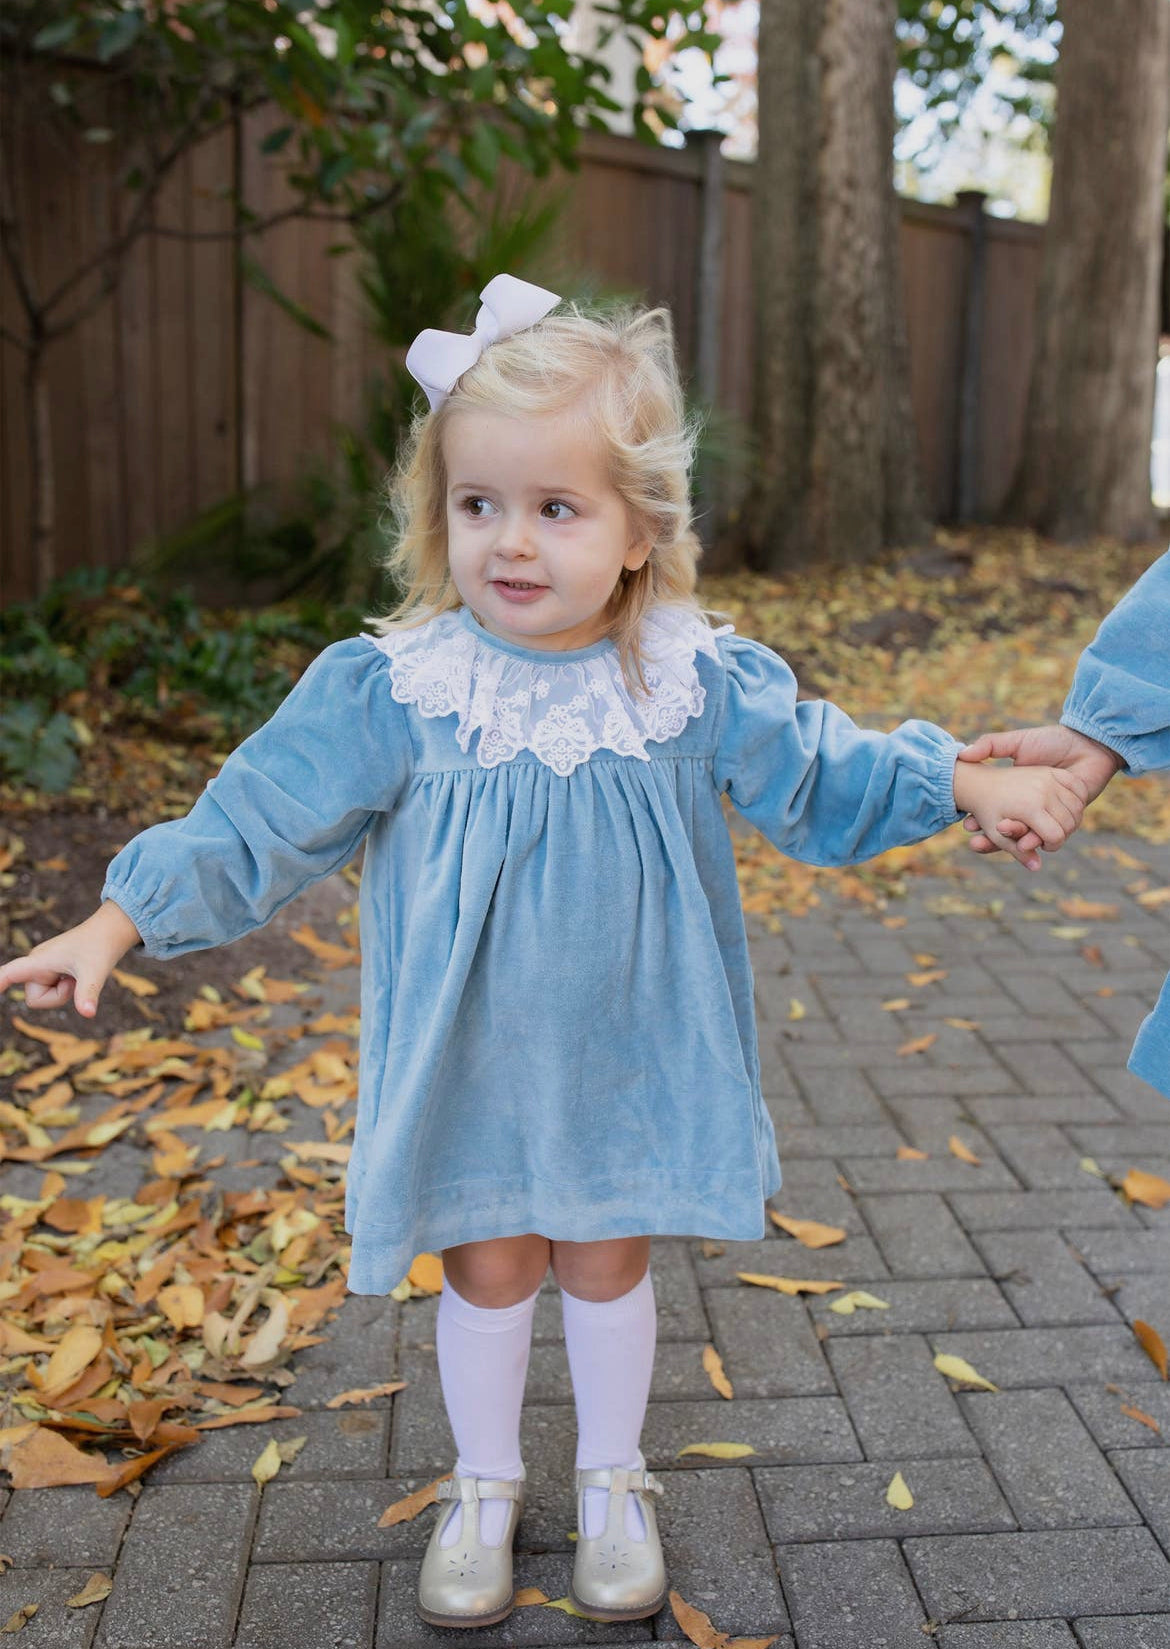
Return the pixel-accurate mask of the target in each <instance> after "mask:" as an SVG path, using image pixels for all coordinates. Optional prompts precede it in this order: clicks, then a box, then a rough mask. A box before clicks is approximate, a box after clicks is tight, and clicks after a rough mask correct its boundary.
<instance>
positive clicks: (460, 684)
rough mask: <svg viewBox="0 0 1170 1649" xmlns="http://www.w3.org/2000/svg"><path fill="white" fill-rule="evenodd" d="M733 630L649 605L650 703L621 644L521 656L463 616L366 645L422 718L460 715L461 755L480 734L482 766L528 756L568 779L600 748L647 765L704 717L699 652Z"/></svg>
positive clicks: (709, 650) (397, 694)
mask: <svg viewBox="0 0 1170 1649" xmlns="http://www.w3.org/2000/svg"><path fill="white" fill-rule="evenodd" d="M734 628H735V626H734V625H732V624H724V625H721V626H720V627H719V628H718V629H716V630H713V629H712V628H711V627H710V625H709V624H707V622H706V621H705V620H704V619H703V618H702V617H701V616H700V615H698V614H696V613H691V612H689V611H686V610H684V609H680V608H670V607H666V606H661V607H657V608H651V610H650V611H649V612H648V613H647V614H646V616H645V618H644V620H643V629H642V634H643V657H644V664H643V669H644V673H645V677H646V684H647V686H648V687H649V688H650V698H649V699H646V698H644V697H643V696H642V694H641V692H640V691H639V692H638V693H637V695H636V696H635V695H634V694H631V692H630V690H629V688H628V687H627V685H626V682H625V678H624V676H623V675H622V671H621V664H620V662H619V659H618V654H617V650H616V648H613V649H607V650H606V651H604V652H601V653H595V654H594V655H593V656H592V657H590V658H586V659H569V660H566V661H565V662H564V663H561V662H559V661H556V660H552V659H524V658H518V657H517V656H516V655H515V654H513V653H508V652H505V651H503V650H502V649H500V648H496V647H493V646H491V644H490V643H488V642H485V641H484V640H483V639H482V637H480V636H478V635H476V634H475V633H474V632H473V631H472V630H470V629H469V628H468V627H467V625H466V624H465V623H464V622H463V621H462V620H461V619H460V617H459V614H458V612H447V613H440V614H439V615H438V617H437V618H433V619H431V620H430V621H429V622H428V623H426V624H421V625H418V626H417V627H416V628H414V629H409V630H392V631H391V632H390V633H389V634H388V635H384V636H367V637H366V639H367V640H368V641H369V642H370V644H371V645H372V646H374V647H376V648H377V649H378V651H379V652H381V653H384V654H385V656H386V658H387V659H388V660H389V662H390V677H391V687H390V691H391V694H392V695H393V697H394V698H395V699H397V700H398V702H399V703H400V704H413V705H415V706H416V707H417V709H418V712H419V714H420V715H423V716H450V715H457V716H458V717H459V725H458V727H457V728H456V733H455V736H456V738H457V739H458V741H459V748H460V749H461V750H463V751H467V750H468V749H469V748H470V745H471V736H472V734H473V733H476V732H478V733H479V744H478V746H477V747H476V760H477V761H478V763H479V765H480V766H481V767H497V766H499V764H500V763H501V762H506V761H510V760H511V759H512V758H513V757H514V756H516V755H518V754H519V753H520V751H521V750H530V751H532V753H533V755H535V756H536V757H537V758H538V759H539V760H540V761H542V762H543V763H544V764H545V765H546V766H547V767H551V768H552V770H553V772H554V773H558V774H560V775H561V777H562V778H563V777H566V776H567V775H568V774H570V773H571V772H572V771H573V769H574V768H575V767H578V766H579V765H580V764H581V763H582V762H585V761H588V760H589V758H590V756H592V755H593V753H594V752H595V751H597V750H612V751H614V752H615V753H616V754H617V755H619V756H635V757H638V758H639V759H641V760H642V761H649V760H650V757H649V755H648V754H647V751H646V745H647V743H648V742H653V743H655V744H662V743H664V742H665V741H666V740H667V739H672V738H674V737H676V735H677V734H679V733H681V732H682V730H683V728H684V727H685V726H686V724H687V720H688V718H690V717H693V716H701V715H702V713H703V702H704V699H705V697H706V690H705V688H704V687H703V685H702V683H701V682H700V680H699V673H698V670H697V668H696V666H695V655H696V654H697V653H700V652H702V653H706V654H707V656H708V657H710V658H716V659H717V658H718V656H719V654H718V650H717V648H716V646H715V638H716V636H723V635H727V634H729V633H730V632H731V631H732V630H734Z"/></svg>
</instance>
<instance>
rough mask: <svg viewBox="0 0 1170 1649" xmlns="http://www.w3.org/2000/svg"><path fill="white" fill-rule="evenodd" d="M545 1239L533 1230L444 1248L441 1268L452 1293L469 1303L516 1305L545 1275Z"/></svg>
mask: <svg viewBox="0 0 1170 1649" xmlns="http://www.w3.org/2000/svg"><path fill="white" fill-rule="evenodd" d="M548 1262H549V1240H548V1238H547V1237H541V1236H538V1235H537V1234H536V1232H534V1231H530V1232H528V1233H527V1234H526V1235H525V1236H523V1237H492V1238H491V1239H489V1240H488V1241H486V1242H464V1243H460V1244H459V1245H458V1246H457V1247H455V1248H444V1250H443V1270H444V1272H445V1273H446V1275H447V1276H448V1277H449V1278H450V1280H451V1286H452V1287H453V1288H454V1290H455V1292H456V1294H461V1295H462V1296H463V1298H464V1299H465V1300H469V1301H470V1302H471V1304H472V1305H479V1306H494V1307H496V1308H499V1307H501V1306H506V1305H516V1304H517V1303H518V1302H519V1301H520V1300H526V1299H528V1297H529V1296H530V1295H531V1294H534V1293H535V1292H536V1290H537V1289H538V1288H539V1287H540V1285H541V1283H542V1282H543V1281H544V1279H545V1274H546V1273H547V1271H548Z"/></svg>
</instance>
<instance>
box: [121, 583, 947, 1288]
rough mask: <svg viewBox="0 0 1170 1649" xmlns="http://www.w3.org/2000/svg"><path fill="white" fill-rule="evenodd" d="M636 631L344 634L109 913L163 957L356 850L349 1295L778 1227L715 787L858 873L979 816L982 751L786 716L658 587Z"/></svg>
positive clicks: (129, 876)
mask: <svg viewBox="0 0 1170 1649" xmlns="http://www.w3.org/2000/svg"><path fill="white" fill-rule="evenodd" d="M642 643H643V648H644V654H645V657H646V659H647V664H646V675H647V682H648V685H649V686H650V688H651V695H650V698H649V699H648V700H647V699H646V697H645V696H644V695H642V694H641V693H640V692H639V693H636V694H632V693H631V692H630V690H629V689H628V687H627V685H626V683H625V680H624V677H623V675H622V671H621V668H620V663H619V657H618V650H617V647H616V644H615V643H614V642H612V641H610V640H602V641H598V642H595V643H593V644H592V645H591V646H587V647H580V648H576V649H574V650H571V651H568V652H561V651H555V650H542V649H540V648H530V647H526V646H521V645H519V644H513V643H511V642H509V641H507V640H504V639H502V638H500V637H497V636H496V635H495V634H493V633H491V632H490V631H488V630H487V629H485V628H484V627H483V626H482V625H481V624H480V623H479V621H478V620H477V619H476V617H475V616H474V614H473V613H472V612H471V610H470V609H469V608H467V607H465V606H463V607H458V608H456V609H453V610H450V611H446V612H443V613H440V614H439V615H437V616H434V617H431V618H429V619H428V620H426V621H425V622H424V623H422V624H420V625H416V626H414V627H412V628H399V629H395V630H392V631H391V632H389V633H388V634H387V635H385V636H383V637H381V638H375V637H372V636H368V635H360V636H356V637H354V638H352V639H351V640H347V641H342V642H338V643H336V644H335V645H333V646H331V647H328V648H326V650H325V651H324V652H323V653H321V654H320V656H319V657H318V658H317V659H315V660H314V662H313V663H312V664H311V665H310V667H309V668H308V670H306V672H305V673H304V675H303V676H302V677H301V679H300V681H299V682H298V683H297V685H296V686H295V688H294V689H293V691H292V692H291V693H290V694H289V695H288V697H287V698H286V699H285V701H284V703H283V704H282V705H281V706H280V708H279V709H278V710H277V712H276V714H275V715H274V716H273V717H272V718H271V719H270V720H269V721H268V722H267V723H266V724H265V725H264V726H263V727H261V728H260V729H259V730H258V731H257V732H255V733H253V734H252V736H251V737H250V738H248V739H246V740H245V741H244V743H243V744H242V745H241V746H240V747H239V748H238V749H237V750H236V751H235V752H234V753H233V754H232V755H231V756H230V757H229V758H228V759H227V761H226V762H225V763H224V765H223V767H222V769H221V770H220V772H219V773H218V774H217V775H216V777H215V778H213V779H212V780H211V782H210V783H209V785H208V786H207V789H206V791H205V792H204V794H203V795H202V796H201V797H200V799H199V800H198V802H197V803H196V805H195V807H194V808H193V809H192V811H191V812H190V813H189V814H188V815H187V816H186V817H185V818H182V819H177V820H172V821H168V822H166V823H164V824H159V825H155V826H153V827H152V828H151V829H149V830H146V831H144V832H142V834H141V835H139V836H137V837H135V838H134V840H132V841H131V842H130V843H128V844H127V846H126V847H125V848H123V850H122V851H121V852H120V853H119V854H118V855H117V857H116V858H115V859H114V860H113V862H112V863H111V865H110V868H109V873H108V879H107V881H106V885H105V888H104V890H103V898H106V899H112V900H114V901H115V902H116V903H117V904H118V905H120V906H121V908H122V909H123V910H124V911H125V912H126V914H127V915H128V916H130V918H131V919H132V920H133V922H134V923H135V925H136V926H137V928H138V931H139V933H140V934H141V936H142V940H143V944H144V948H145V951H146V953H147V954H148V955H150V956H155V957H169V956H179V955H182V954H183V953H184V952H186V951H191V950H196V949H199V948H202V947H207V946H212V945H222V944H226V943H228V942H229V941H231V940H233V939H237V938H239V937H240V936H241V935H242V934H245V933H247V932H249V931H250V930H251V929H253V928H256V927H259V926H260V925H261V924H263V923H265V922H267V921H268V920H269V918H270V917H271V916H272V915H273V913H274V912H275V911H277V910H278V909H279V908H280V907H281V906H282V905H284V904H285V903H287V901H288V900H290V899H292V898H293V897H294V895H295V894H297V893H298V892H299V891H300V890H301V889H302V888H304V887H305V886H306V885H307V884H308V883H310V882H312V881H314V880H316V879H317V878H319V877H322V876H325V875H328V874H329V872H331V871H334V870H337V869H339V868H340V867H341V866H343V865H344V864H346V863H347V861H348V860H349V859H350V858H351V857H352V856H353V854H354V853H355V852H356V850H357V849H358V847H359V845H360V844H361V843H362V841H363V840H364V841H365V844H366V850H365V859H364V864H363V868H362V879H361V898H360V920H361V944H362V983H361V1007H362V1021H361V1043H360V1057H359V1095H358V1107H357V1120H356V1129H355V1134H354V1139H353V1149H352V1155H351V1161H350V1165H349V1172H348V1179H347V1188H346V1209H345V1218H346V1230H347V1231H348V1232H349V1234H350V1236H351V1237H352V1239H353V1240H352V1252H351V1259H350V1267H349V1275H348V1286H349V1289H350V1291H351V1292H354V1293H361V1294H382V1293H385V1292H387V1291H388V1290H389V1289H391V1288H393V1287H394V1286H395V1285H396V1284H397V1283H398V1282H399V1281H400V1280H401V1279H402V1278H403V1277H404V1276H405V1274H406V1272H407V1270H408V1269H409V1266H410V1263H411V1260H412V1259H413V1257H414V1255H415V1254H416V1253H419V1252H422V1251H425V1250H432V1251H433V1250H438V1249H440V1248H443V1247H447V1246H451V1245H455V1244H458V1243H464V1242H471V1241H477V1240H482V1239H485V1238H490V1237H501V1236H509V1235H517V1234H520V1233H523V1232H530V1231H535V1232H540V1233H542V1234H544V1235H546V1236H548V1237H550V1238H552V1239H554V1240H564V1241H569V1242H587V1241H596V1240H599V1239H604V1238H612V1237H627V1236H635V1235H645V1234H648V1233H660V1234H675V1235H693V1236H709V1237H722V1238H730V1239H743V1240H746V1239H752V1238H759V1237H761V1236H762V1235H763V1233H764V1200H765V1198H767V1197H769V1196H771V1195H772V1194H773V1193H774V1192H775V1191H777V1190H778V1189H779V1187H780V1179H781V1176H780V1164H779V1161H778V1158H777V1151H776V1138H775V1132H774V1129H773V1125H772V1121H771V1119H770V1117H769V1114H768V1110H767V1108H766V1106H765V1104H764V1101H763V1099H762V1097H761V1088H760V1064H759V1054H758V1045H757V1036H756V1027H755V1019H754V1013H753V979H752V970H751V965H750V962H749V958H748V946H747V937H746V932H745V927H744V919H743V911H742V906H741V903H740V895H739V887H738V883H737V879H736V867H735V859H734V854H733V851H732V844H731V837H730V834H729V831H728V826H727V821H726V819H725V817H724V815H723V808H722V804H721V797H722V795H723V794H724V793H726V795H727V796H728V797H729V799H730V801H731V802H732V803H733V804H734V805H735V807H736V808H737V809H738V810H739V812H740V813H741V814H742V815H743V816H744V817H745V818H747V819H748V820H750V821H751V822H752V823H753V824H754V825H756V826H757V827H758V829H759V830H760V831H762V832H763V834H764V835H765V836H766V837H767V838H768V839H769V840H770V841H771V842H773V843H774V844H775V846H776V847H777V848H779V849H780V851H781V852H783V853H785V854H788V855H790V856H791V857H793V858H797V859H802V860H805V861H806V862H809V863H812V864H817V865H844V864H851V863H854V862H856V861H858V860H862V859H868V858H870V857H872V856H873V855H875V854H878V853H881V852H883V851H884V850H885V849H887V848H890V847H894V846H896V845H898V844H902V843H910V842H915V841H919V840H921V839H922V838H923V837H925V836H929V835H931V834H932V833H934V832H935V831H937V830H940V829H942V828H943V827H944V826H945V825H948V824H950V823H952V822H953V821H954V820H955V819H956V818H957V817H958V815H957V813H956V810H955V806H954V792H953V772H954V763H955V757H956V754H957V751H958V749H959V745H958V744H957V742H956V741H955V740H954V739H953V738H951V736H950V735H949V734H948V733H946V732H944V731H943V730H942V729H941V728H939V727H936V726H934V725H932V724H931V723H929V722H925V721H917V720H912V721H907V722H904V723H903V724H902V725H901V726H900V727H898V728H896V729H895V730H894V731H893V732H891V733H889V734H884V733H877V732H866V731H862V730H860V729H858V728H857V727H856V726H855V725H854V724H853V722H852V721H851V720H850V719H849V717H848V716H846V715H845V714H844V713H843V712H842V711H840V710H838V709H836V708H835V707H834V706H833V705H831V704H828V703H825V702H823V701H819V700H810V701H803V702H799V703H798V701H797V688H796V681H795V678H794V677H793V674H792V671H791V670H790V669H789V668H788V666H787V665H786V664H785V663H784V661H783V660H782V659H781V658H780V657H778V656H777V654H776V653H774V652H772V651H771V650H770V649H769V648H768V647H766V646H764V645H763V644H762V643H760V642H757V641H753V640H750V639H748V638H747V637H744V636H739V635H737V634H735V633H734V629H733V626H732V625H730V624H726V625H723V626H722V627H720V628H718V629H713V628H712V627H711V625H710V624H709V623H708V622H707V620H706V619H705V618H704V617H703V616H702V615H701V614H700V613H699V612H698V611H697V610H696V609H693V608H690V607H687V606H683V605H675V604H666V603H658V604H657V605H655V606H654V607H652V608H651V609H650V610H649V611H648V612H647V614H646V616H645V618H644V620H643V631H642Z"/></svg>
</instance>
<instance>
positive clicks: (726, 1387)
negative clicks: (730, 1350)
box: [703, 1345, 735, 1397]
mask: <svg viewBox="0 0 1170 1649" xmlns="http://www.w3.org/2000/svg"><path fill="white" fill-rule="evenodd" d="M703 1367H704V1369H705V1370H706V1372H707V1377H708V1378H709V1380H710V1381H711V1384H712V1385H713V1386H714V1387H715V1390H716V1391H717V1392H718V1393H719V1395H720V1397H734V1396H735V1393H734V1392H733V1391H732V1389H731V1381H730V1380H729V1379H728V1378H727V1376H726V1374H725V1373H724V1372H723V1359H722V1357H720V1355H719V1353H718V1352H717V1351H716V1350H715V1347H714V1346H713V1345H705V1346H704V1347H703Z"/></svg>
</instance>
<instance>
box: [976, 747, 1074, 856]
mask: <svg viewBox="0 0 1170 1649" xmlns="http://www.w3.org/2000/svg"><path fill="white" fill-rule="evenodd" d="M1087 799H1088V786H1087V785H1086V784H1085V782H1084V780H1083V779H1081V778H1078V777H1077V776H1076V775H1075V774H1072V773H1063V772H1061V771H1059V770H1058V769H1057V768H1054V767H988V766H979V765H975V764H972V763H967V762H961V761H960V762H957V763H956V765H955V806H956V807H959V808H961V809H962V810H963V812H964V813H969V814H971V816H972V817H973V818H974V819H975V821H976V823H977V824H978V826H979V828H980V830H981V831H982V832H983V834H984V835H985V836H986V837H987V838H988V840H989V841H991V842H994V843H995V845H996V846H997V847H1002V848H1006V849H1007V851H1008V852H1009V853H1011V854H1012V855H1013V856H1014V857H1015V858H1016V859H1018V860H1019V861H1020V863H1021V864H1023V865H1024V866H1025V867H1026V868H1027V869H1028V870H1039V869H1040V859H1039V856H1038V854H1037V852H1036V849H1037V848H1038V847H1044V848H1046V849H1047V850H1048V852H1050V853H1054V852H1055V851H1056V849H1057V848H1059V847H1061V846H1063V844H1064V843H1065V842H1066V841H1067V840H1068V838H1069V836H1071V835H1072V833H1073V831H1074V830H1076V829H1077V827H1078V826H1079V824H1080V822H1081V817H1082V815H1083V813H1084V810H1085V802H1086V800H1087ZM1017 823H1018V829H1017V828H1016V825H1017ZM1025 830H1027V831H1029V832H1030V834H1029V836H1028V837H1026V838H1024V831H1025ZM1020 838H1024V839H1022V840H1021V839H1020Z"/></svg>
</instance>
